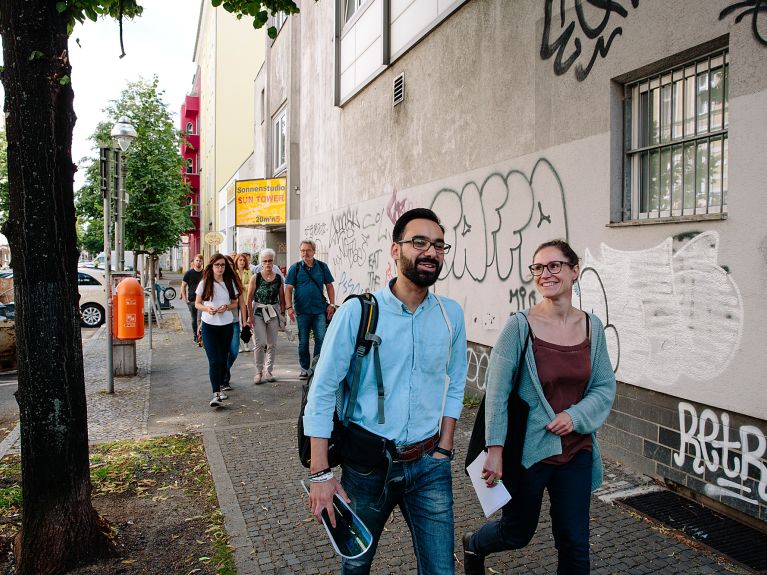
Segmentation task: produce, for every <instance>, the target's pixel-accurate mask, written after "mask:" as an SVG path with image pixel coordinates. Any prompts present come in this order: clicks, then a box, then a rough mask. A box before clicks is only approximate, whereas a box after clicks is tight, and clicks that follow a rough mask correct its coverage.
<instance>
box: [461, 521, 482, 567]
mask: <svg viewBox="0 0 767 575" xmlns="http://www.w3.org/2000/svg"><path fill="white" fill-rule="evenodd" d="M473 535H474V532H473V531H467V532H466V533H464V534H463V537H462V538H461V542H462V543H463V572H464V574H465V575H485V558H484V557H483V556H482V555H477V554H476V553H474V552H473V551H469V549H468V546H469V541H471V537H472V536H473Z"/></svg>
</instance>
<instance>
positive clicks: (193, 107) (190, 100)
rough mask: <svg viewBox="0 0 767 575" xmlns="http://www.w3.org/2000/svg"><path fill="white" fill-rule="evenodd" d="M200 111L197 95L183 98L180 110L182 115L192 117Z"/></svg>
mask: <svg viewBox="0 0 767 575" xmlns="http://www.w3.org/2000/svg"><path fill="white" fill-rule="evenodd" d="M199 113H200V97H199V96H186V98H185V99H184V106H183V110H182V113H181V115H182V117H191V118H194V117H195V116H197V114H199Z"/></svg>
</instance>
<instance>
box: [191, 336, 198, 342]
mask: <svg viewBox="0 0 767 575" xmlns="http://www.w3.org/2000/svg"><path fill="white" fill-rule="evenodd" d="M192 341H194V343H197V335H195V336H194V337H193V338H192Z"/></svg>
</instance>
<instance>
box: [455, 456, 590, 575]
mask: <svg viewBox="0 0 767 575" xmlns="http://www.w3.org/2000/svg"><path fill="white" fill-rule="evenodd" d="M544 489H548V491H549V500H550V502H551V509H550V511H549V514H550V515H551V530H552V532H553V535H554V546H555V547H556V548H557V553H558V558H559V564H558V566H557V574H558V575H576V574H578V575H580V574H583V573H585V574H588V573H589V505H590V502H591V452H590V451H580V452H578V453H577V454H576V456H575V457H574V458H573V459H571V460H570V461H568V462H567V463H565V464H564V465H551V464H548V463H536V464H535V465H533V466H532V467H531V468H530V469H528V470H527V471H526V472H525V473H523V474H522V478H521V482H520V489H519V492H518V493H517V494H516V495H514V497H513V498H512V499H511V501H510V502H509V503H507V504H506V505H505V506H504V508H503V514H502V516H501V520H500V521H491V522H490V523H486V524H485V526H484V527H482V528H481V529H480V530H479V531H477V532H476V533H475V534H474V537H472V538H471V541H470V542H469V551H473V552H474V553H477V554H478V555H483V556H484V555H489V554H490V553H497V552H499V551H506V550H509V549H521V548H522V547H524V546H525V545H527V544H528V543H529V542H530V540H531V539H532V538H533V535H534V534H535V530H536V528H537V527H538V517H539V516H540V513H541V502H542V501H543V490H544Z"/></svg>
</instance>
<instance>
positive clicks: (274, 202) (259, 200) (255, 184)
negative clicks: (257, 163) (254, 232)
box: [234, 178, 288, 226]
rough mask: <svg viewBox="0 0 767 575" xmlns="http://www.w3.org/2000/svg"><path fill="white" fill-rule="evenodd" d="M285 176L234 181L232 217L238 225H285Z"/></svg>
mask: <svg viewBox="0 0 767 575" xmlns="http://www.w3.org/2000/svg"><path fill="white" fill-rule="evenodd" d="M287 190H288V187H287V179H286V178H272V179H262V180H238V181H236V182H235V201H234V219H235V224H236V225H238V226H270V225H272V226H273V225H285V223H286V222H287V218H286V215H285V214H286V211H287V200H288V191H287Z"/></svg>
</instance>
